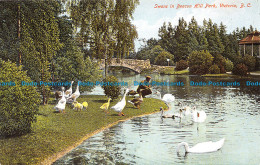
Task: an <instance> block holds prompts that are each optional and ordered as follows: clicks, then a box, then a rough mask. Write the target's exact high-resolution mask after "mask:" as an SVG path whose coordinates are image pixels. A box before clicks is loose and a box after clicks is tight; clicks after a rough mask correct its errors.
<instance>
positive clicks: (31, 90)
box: [0, 59, 40, 137]
mask: <svg viewBox="0 0 260 165" xmlns="http://www.w3.org/2000/svg"><path fill="white" fill-rule="evenodd" d="M21 68H22V67H21V66H20V67H17V66H16V65H15V64H13V63H11V62H10V61H7V62H6V61H3V60H1V59H0V82H1V83H2V86H1V90H0V100H1V102H0V110H1V111H0V136H5V137H7V136H14V135H22V134H25V133H28V132H30V131H31V124H32V122H35V121H36V114H37V112H38V110H39V104H40V97H39V94H38V93H37V91H36V88H35V87H33V86H22V85H21V82H22V81H25V82H32V80H31V79H30V78H29V77H28V76H27V75H26V72H24V71H21ZM3 83H5V84H3Z"/></svg>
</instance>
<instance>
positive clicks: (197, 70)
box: [188, 51, 213, 74]
mask: <svg viewBox="0 0 260 165" xmlns="http://www.w3.org/2000/svg"><path fill="white" fill-rule="evenodd" d="M212 62H213V56H212V55H211V54H210V53H209V52H208V51H193V52H192V53H191V54H190V55H189V57H188V64H189V67H190V73H192V74H207V73H209V68H210V67H211V65H212Z"/></svg>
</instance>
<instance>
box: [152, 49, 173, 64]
mask: <svg viewBox="0 0 260 165" xmlns="http://www.w3.org/2000/svg"><path fill="white" fill-rule="evenodd" d="M167 59H170V61H169V65H173V62H174V56H173V55H172V54H171V53H169V52H167V51H162V52H161V53H160V54H159V55H158V56H157V57H156V58H155V61H154V63H155V64H156V65H164V66H167V65H168V61H167Z"/></svg>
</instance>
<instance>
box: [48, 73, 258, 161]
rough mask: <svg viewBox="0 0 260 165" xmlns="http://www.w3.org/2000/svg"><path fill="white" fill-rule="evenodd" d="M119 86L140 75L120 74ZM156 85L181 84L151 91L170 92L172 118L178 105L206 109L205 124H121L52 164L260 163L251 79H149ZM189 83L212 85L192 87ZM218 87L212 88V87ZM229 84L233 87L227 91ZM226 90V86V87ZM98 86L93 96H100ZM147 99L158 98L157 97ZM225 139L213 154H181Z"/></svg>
mask: <svg viewBox="0 0 260 165" xmlns="http://www.w3.org/2000/svg"><path fill="white" fill-rule="evenodd" d="M117 76H119V77H120V78H119V81H125V82H128V85H129V86H128V87H129V88H131V89H136V87H137V86H134V84H133V81H141V80H142V79H144V76H143V75H129V76H128V75H126V74H124V75H118V74H117ZM151 76H152V78H153V79H152V80H153V81H158V82H182V83H183V86H154V87H153V92H154V91H155V90H159V91H160V92H161V93H162V94H165V93H172V94H174V96H175V102H174V103H172V104H171V109H170V110H169V111H166V112H165V113H171V114H172V113H176V112H177V109H178V108H179V106H178V102H183V103H184V104H185V105H188V106H196V108H197V109H198V110H204V111H205V112H206V114H207V119H206V121H205V122H203V123H194V122H192V120H191V118H190V117H187V116H186V117H185V118H183V119H182V120H181V121H180V120H179V119H174V120H173V119H162V118H161V117H160V113H155V114H152V115H147V116H143V117H137V118H134V119H131V120H128V121H125V122H121V123H119V124H117V125H115V126H113V127H111V128H109V129H106V130H104V131H103V132H100V133H98V134H96V135H94V136H93V137H91V138H89V139H88V140H86V141H85V142H83V143H82V144H81V145H80V146H78V147H76V148H75V149H73V150H72V151H71V152H69V153H68V154H66V155H65V156H64V157H62V158H61V159H59V160H57V161H56V162H54V163H53V164H54V165H56V164H75V165H76V164H77V165H78V164H141V165H145V164H147V165H150V164H163V165H167V164H174V165H176V164H192V165H193V164H211V165H218V164H221V165H234V164H236V165H240V164H241V165H245V164H252V165H255V164H259V163H260V147H259V146H260V106H259V102H260V96H259V92H260V90H259V86H247V84H246V83H247V81H251V82H258V81H260V79H259V77H258V78H257V77H255V78H252V77H251V78H240V79H239V78H236V79H235V78H205V77H200V76H175V75H165V76H162V75H157V74H153V75H151ZM191 82H197V83H198V84H199V83H201V84H203V83H208V82H213V83H215V86H214V85H205V86H199V85H198V86H191V84H190V83H191ZM217 83H218V84H222V85H219V86H216V84H217ZM227 83H231V86H226V84H227ZM229 85H230V84H229ZM102 92H103V91H102V90H101V89H100V88H99V87H97V88H96V89H95V90H94V93H91V94H103V93H102ZM150 97H155V98H158V96H157V95H151V96H150ZM221 138H225V144H224V146H223V147H222V148H221V149H220V150H219V151H217V152H212V153H205V154H194V153H188V154H185V152H184V149H181V152H180V154H177V153H176V149H177V145H178V144H179V143H180V142H183V141H185V142H187V143H188V144H189V145H190V146H194V145H195V144H197V143H200V142H206V141H218V140H220V139H221Z"/></svg>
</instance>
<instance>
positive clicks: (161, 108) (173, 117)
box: [160, 107, 182, 119]
mask: <svg viewBox="0 0 260 165" xmlns="http://www.w3.org/2000/svg"><path fill="white" fill-rule="evenodd" d="M160 111H161V112H162V113H161V117H162V118H172V119H175V118H181V117H182V115H181V112H182V110H181V109H180V113H179V114H178V113H176V114H165V115H164V109H163V107H160Z"/></svg>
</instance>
